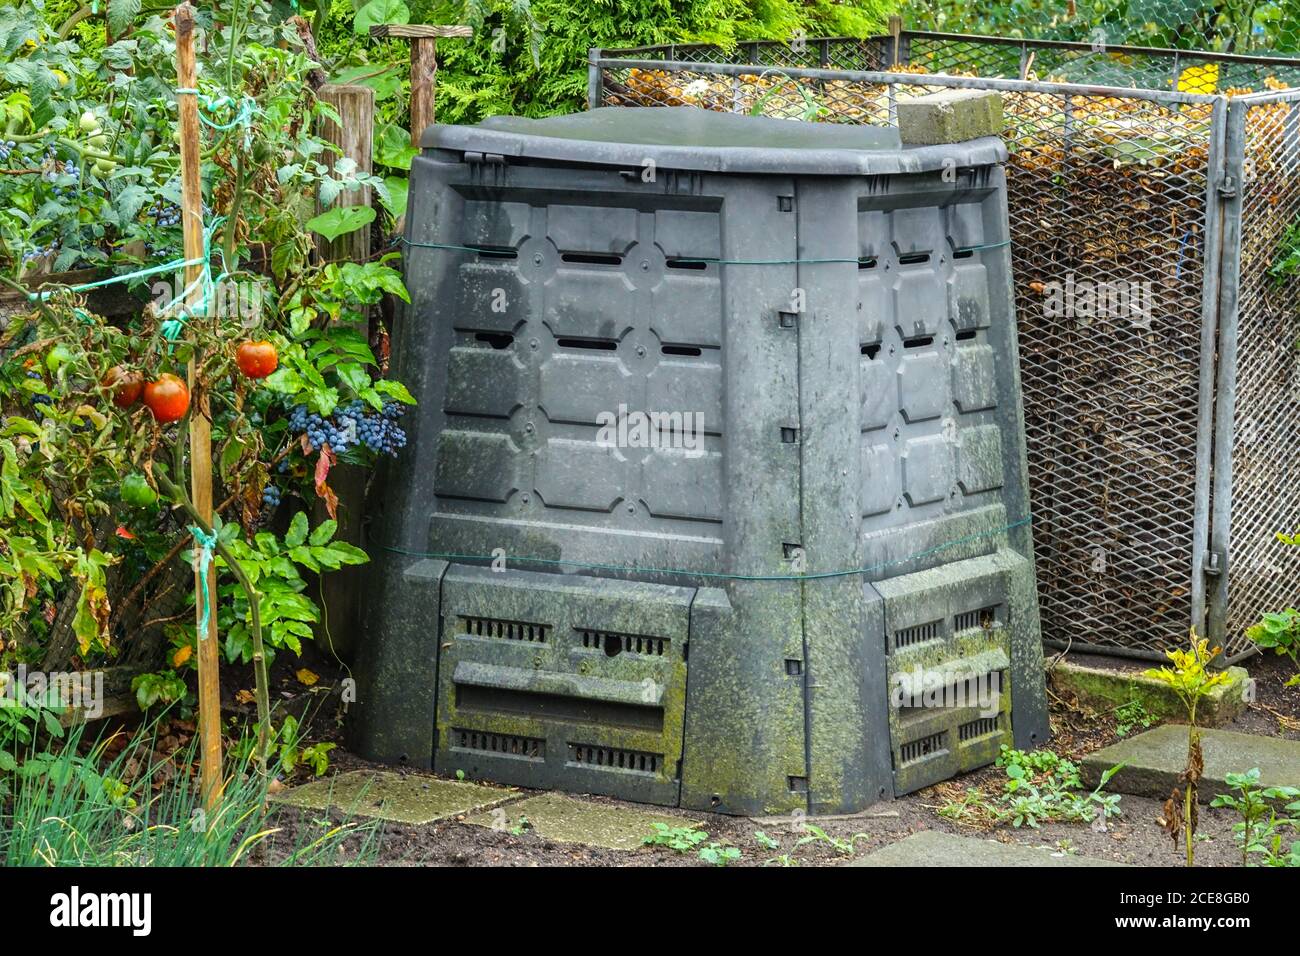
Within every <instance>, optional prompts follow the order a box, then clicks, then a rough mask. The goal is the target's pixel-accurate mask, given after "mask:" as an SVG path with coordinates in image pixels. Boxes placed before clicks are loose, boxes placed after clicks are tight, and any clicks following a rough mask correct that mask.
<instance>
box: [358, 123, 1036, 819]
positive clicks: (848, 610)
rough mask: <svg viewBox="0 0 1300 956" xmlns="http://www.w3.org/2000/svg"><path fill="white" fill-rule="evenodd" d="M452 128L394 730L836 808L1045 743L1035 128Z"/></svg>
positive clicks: (390, 748)
mask: <svg viewBox="0 0 1300 956" xmlns="http://www.w3.org/2000/svg"><path fill="white" fill-rule="evenodd" d="M754 144H762V145H754ZM424 145H425V148H424V150H423V152H422V153H421V154H420V155H419V156H417V157H415V159H414V161H413V162H412V167H411V185H410V193H409V195H410V205H409V207H408V211H407V220H406V221H407V227H406V235H405V255H404V266H405V270H406V285H407V288H408V289H409V291H410V294H411V302H410V305H409V307H408V308H407V309H405V310H404V312H403V315H402V316H401V318H400V321H399V322H398V323H396V324H395V326H394V330H393V340H394V343H395V344H394V349H393V355H394V357H395V364H394V371H395V373H396V374H398V375H400V376H401V380H402V381H403V382H404V383H406V384H407V385H408V387H409V388H410V389H411V391H412V393H413V394H414V395H415V397H416V398H417V400H418V403H419V404H418V405H417V407H416V408H415V409H414V410H413V413H412V414H409V415H408V416H407V417H406V419H405V421H406V422H407V433H408V437H409V444H408V454H407V456H406V458H405V459H404V460H403V462H402V464H401V466H400V467H392V468H390V469H389V470H388V471H387V472H386V474H385V476H384V478H383V486H382V489H381V490H380V492H379V493H378V494H375V495H373V496H371V499H370V500H371V503H372V507H373V517H374V522H373V524H372V528H373V535H374V537H373V538H372V540H373V541H374V542H375V545H376V547H375V548H374V553H375V555H376V557H375V560H374V562H373V564H372V565H371V569H372V574H373V578H372V581H373V587H371V588H370V589H369V591H368V593H367V595H366V596H367V599H368V600H369V602H370V606H369V610H368V613H367V614H366V616H365V628H366V639H365V642H364V644H363V645H362V652H363V655H364V656H363V659H362V661H361V662H360V663H361V670H362V674H361V677H362V688H361V689H360V690H359V693H358V707H359V711H360V720H359V724H358V732H357V736H356V738H355V740H356V743H357V746H358V747H359V748H360V749H361V751H362V752H363V753H365V754H366V755H367V756H370V757H375V758H378V759H384V760H394V761H400V760H403V759H404V760H405V761H406V762H408V763H411V764H415V765H419V766H425V767H427V766H429V765H430V764H432V766H433V767H434V769H436V770H438V771H440V772H445V773H456V772H463V773H465V774H466V775H468V776H470V777H477V778H484V779H490V780H498V781H501V782H505V783H510V784H517V785H521V786H529V787H557V788H561V789H568V790H576V791H580V792H586V793H603V794H610V795H613V796H618V797H622V798H625V799H632V800H641V801H646V802H653V803H661V804H668V805H680V806H685V807H691V808H697V809H712V810H719V811H722V812H728V813H756V812H789V811H793V810H798V809H802V810H805V811H808V812H814V813H836V812H852V811H856V810H860V809H862V808H863V807H864V806H866V805H867V804H869V803H871V802H874V801H876V800H879V799H881V798H882V797H888V796H890V795H892V794H898V793H905V792H909V791H912V790H915V789H916V788H918V787H922V786H925V785H927V784H929V783H933V782H935V781H937V780H941V779H944V778H946V777H949V776H952V775H953V774H954V773H957V772H960V771H962V770H967V769H972V768H974V767H977V766H981V765H983V764H987V763H990V762H991V761H992V760H994V759H995V758H996V756H997V754H998V750H999V747H1000V746H1001V745H1002V744H1004V743H1011V742H1012V741H1013V740H1014V742H1015V743H1016V745H1018V746H1020V747H1023V748H1032V747H1034V746H1036V745H1037V744H1038V743H1040V742H1041V741H1043V740H1044V739H1045V737H1046V733H1047V726H1046V712H1045V702H1044V693H1043V683H1042V682H1043V671H1042V656H1041V648H1040V640H1039V626H1038V609H1037V602H1036V596H1035V590H1034V572H1033V562H1032V551H1031V547H1030V529H1029V524H1028V516H1029V507H1028V501H1027V497H1026V491H1025V488H1026V482H1025V471H1024V468H1025V450H1024V426H1023V423H1022V421H1021V418H1020V411H1019V409H1020V398H1021V396H1020V388H1019V379H1018V372H1017V357H1016V326H1015V314H1014V312H1013V310H1012V306H1011V273H1010V259H1009V254H1008V247H1009V242H1010V237H1009V234H1008V229H1007V213H1006V193H1005V190H1006V184H1005V179H1004V177H1003V170H1002V167H1001V165H1000V162H1001V160H1002V158H1003V156H1004V155H1005V154H1004V153H1003V151H1002V146H1001V143H1000V142H999V141H998V140H996V139H983V140H974V141H971V142H967V143H957V144H950V145H945V146H931V147H923V148H917V149H910V148H899V147H898V145H897V140H896V139H895V137H894V134H893V132H892V131H887V130H869V129H865V128H861V127H853V128H837V127H832V126H813V125H802V124H798V123H793V122H790V121H782V120H766V119H762V118H755V117H741V116H724V115H717V114H709V113H705V112H701V111H695V110H690V109H684V110H669V111H665V110H662V109H649V110H645V111H636V110H621V111H620V110H616V111H612V112H611V111H596V112H594V113H593V114H591V115H584V116H575V117H561V118H554V119H545V120H519V119H498V120H490V121H488V122H486V123H484V124H482V125H480V126H474V127H453V126H440V127H433V128H431V129H430V130H429V131H428V132H427V133H426V135H425V137H424ZM647 161H648V162H647ZM927 674H929V675H932V676H933V677H935V678H936V679H937V680H938V681H939V683H940V685H941V686H939V687H937V689H938V690H940V691H942V692H943V694H942V695H939V696H937V697H936V698H934V699H933V700H931V699H926V698H925V697H924V695H923V694H920V693H917V692H919V691H924V690H925V689H926V677H925V675H927ZM895 689H897V690H899V691H903V692H906V693H903V694H900V695H897V696H896V695H895V694H894V690H895ZM956 692H959V693H961V694H963V695H966V696H962V697H961V699H960V701H958V700H957V699H956V698H955V697H954V696H953V694H954V693H956ZM971 694H974V695H975V696H974V697H971V696H969V695H971Z"/></svg>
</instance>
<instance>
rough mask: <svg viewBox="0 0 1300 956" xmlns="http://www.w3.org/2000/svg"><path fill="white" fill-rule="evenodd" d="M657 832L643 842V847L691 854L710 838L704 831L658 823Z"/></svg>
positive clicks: (655, 827) (656, 825) (655, 826)
mask: <svg viewBox="0 0 1300 956" xmlns="http://www.w3.org/2000/svg"><path fill="white" fill-rule="evenodd" d="M654 829H655V832H654V833H652V834H650V835H649V836H648V837H646V838H645V839H643V840H642V841H641V844H642V845H643V846H663V847H667V848H668V849H670V850H676V851H677V852H678V853H689V852H690V851H691V850H693V849H695V848H696V847H697V846H699V845H700V844H701V843H703V842H704V841H705V840H707V839H708V838H709V835H708V834H707V833H705V832H704V831H703V830H697V829H695V828H694V827H670V826H669V825H668V824H666V823H656V824H655V825H654Z"/></svg>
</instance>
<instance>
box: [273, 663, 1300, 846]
mask: <svg viewBox="0 0 1300 956" xmlns="http://www.w3.org/2000/svg"><path fill="white" fill-rule="evenodd" d="M1104 663H1105V664H1106V665H1108V666H1114V664H1115V662H1114V661H1111V660H1104ZM1289 663H1290V662H1289V661H1287V660H1285V659H1283V658H1277V657H1257V658H1253V659H1251V660H1250V661H1247V662H1246V663H1245V665H1244V666H1246V667H1247V669H1248V670H1249V671H1250V673H1251V676H1252V677H1254V678H1255V680H1256V687H1257V691H1256V693H1257V696H1256V700H1255V701H1254V703H1253V704H1252V705H1251V706H1250V707H1249V708H1248V710H1247V711H1246V713H1245V714H1243V715H1242V717H1241V718H1239V719H1238V720H1237V721H1236V722H1234V723H1232V724H1229V725H1228V726H1229V728H1231V729H1234V730H1240V731H1244V732H1249V733H1256V734H1262V735H1267V736H1280V737H1287V738H1290V739H1300V688H1285V687H1283V686H1282V685H1283V684H1284V682H1285V681H1286V679H1287V677H1289V676H1290V673H1291V671H1290V669H1289ZM323 683H324V681H323ZM281 692H282V693H286V692H287V691H284V690H283V689H282V690H281ZM312 696H313V697H314V698H317V699H319V693H317V694H313V695H312ZM1049 703H1050V706H1051V722H1052V733H1053V737H1052V741H1051V745H1050V746H1051V747H1052V748H1053V749H1054V750H1055V751H1056V752H1057V753H1058V754H1060V755H1061V756H1063V757H1068V758H1070V759H1072V760H1075V761H1077V760H1078V759H1080V758H1081V757H1082V756H1083V755H1084V754H1087V753H1090V752H1091V751H1094V750H1096V749H1098V748H1100V747H1104V746H1106V745H1107V744H1110V743H1113V742H1114V741H1115V740H1117V739H1119V738H1118V735H1117V733H1116V729H1115V719H1114V716H1113V715H1112V714H1101V715H1098V714H1095V713H1092V712H1090V711H1088V710H1086V709H1085V708H1082V707H1080V706H1079V705H1078V704H1077V703H1076V702H1074V701H1072V700H1067V699H1062V698H1060V697H1058V696H1055V695H1052V697H1051V698H1050V699H1049ZM328 723H329V725H330V729H331V732H334V728H335V727H336V726H337V725H336V724H335V722H333V721H329V722H328ZM1140 730H1141V728H1135V729H1134V730H1132V731H1130V733H1137V732H1140ZM331 757H332V758H333V759H332V762H331V767H330V771H329V772H330V773H340V772H344V771H347V770H354V769H358V768H364V767H376V768H377V767H378V765H374V764H369V763H367V762H366V761H364V760H362V759H360V758H359V757H357V756H355V755H354V754H351V753H348V752H347V751H346V750H344V749H342V748H341V747H340V748H339V749H337V750H335V751H334V752H333V753H332V754H331ZM384 769H387V770H393V769H394V768H391V767H387V768H384ZM399 772H408V773H409V772H414V771H399ZM1003 780H1005V774H1004V772H1003V771H1002V770H1000V769H998V768H996V767H986V768H984V769H983V770H979V771H976V772H974V773H969V774H965V775H963V776H961V777H958V778H956V779H954V780H950V781H946V782H944V783H941V784H937V785H935V786H932V787H928V788H926V789H924V790H921V791H919V792H917V793H914V794H909V795H907V796H904V797H902V798H899V799H897V800H892V801H884V802H881V803H879V804H876V805H875V806H873V807H871V808H869V809H868V810H867V811H865V812H863V813H860V814H856V815H853V816H846V817H824V818H813V819H811V820H810V821H809V822H812V823H814V824H815V825H816V826H818V827H819V828H821V830H823V831H824V832H825V834H826V835H827V836H828V837H829V838H831V839H833V840H837V841H841V846H840V847H839V848H837V847H836V846H834V845H832V843H831V842H830V840H822V839H812V840H810V841H806V842H803V843H802V844H801V843H800V841H801V840H805V839H806V838H807V837H808V836H809V834H808V833H807V832H801V831H799V830H797V828H796V821H794V820H792V819H785V818H777V819H771V818H765V819H760V820H753V819H748V818H743V817H727V816H720V815H717V814H709V813H688V812H684V811H678V810H666V811H665V812H666V813H668V814H669V815H672V816H679V817H681V819H682V821H683V825H685V824H686V823H688V822H690V821H699V823H698V828H699V829H702V830H704V831H706V832H707V833H708V840H709V841H710V842H713V841H716V842H718V843H721V844H724V845H731V846H734V847H737V848H738V849H740V850H741V853H742V857H741V859H740V860H738V861H736V862H735V863H732V864H731V865H733V866H762V865H777V866H779V865H799V866H829V865H836V864H840V863H843V862H845V861H847V860H849V859H851V858H852V857H854V856H861V855H862V854H865V853H868V852H870V851H872V850H874V849H877V848H879V847H881V846H884V845H886V844H888V843H893V842H896V841H898V840H900V839H902V838H903V837H905V836H908V835H909V834H911V833H915V832H917V831H919V830H942V831H946V832H949V833H957V834H962V835H966V836H974V837H979V838H983V839H993V840H998V841H1001V842H1004V843H1018V844H1023V845H1027V846H1035V847H1048V848H1052V849H1054V850H1056V851H1058V852H1059V851H1065V852H1073V853H1078V854H1079V855H1081V856H1087V857H1098V858H1105V859H1110V860H1115V861H1118V862H1121V863H1129V864H1134V865H1139V866H1167V865H1178V864H1180V862H1181V856H1180V853H1181V850H1180V849H1179V848H1177V847H1175V845H1174V843H1173V841H1171V840H1170V838H1169V837H1168V836H1167V835H1166V834H1165V833H1164V831H1163V830H1162V829H1161V828H1160V826H1159V825H1158V824H1157V822H1156V819H1157V817H1158V816H1160V813H1161V805H1160V803H1158V802H1157V801H1154V800H1150V799H1146V798H1143V797H1134V796H1128V795H1125V796H1124V797H1123V798H1122V799H1121V801H1120V810H1121V815H1120V816H1119V817H1116V818H1113V819H1112V820H1111V821H1109V823H1108V825H1107V827H1106V829H1105V830H1104V831H1103V830H1095V829H1093V827H1092V826H1091V825H1088V824H1075V823H1070V824H1064V823H1046V824H1043V825H1042V826H1041V827H1040V828H1038V829H1033V828H1030V827H1022V828H1019V829H1017V828H1015V827H1011V826H1000V827H996V828H988V827H983V826H974V825H969V824H964V823H958V822H955V821H952V820H949V819H947V818H944V817H941V816H939V815H938V812H937V811H938V810H939V808H940V807H942V806H944V805H945V804H946V803H948V802H949V801H952V800H956V799H960V798H961V797H962V796H963V795H964V794H965V792H966V790H967V789H968V788H975V789H978V790H980V791H982V792H983V793H985V794H986V795H993V794H996V793H997V792H998V791H999V790H1000V788H1001V785H1002V782H1003ZM533 792H535V791H527V790H520V791H519V798H520V799H523V798H524V797H526V796H528V795H530V794H531V793H533ZM587 799H589V800H591V801H593V802H598V803H603V804H607V805H610V806H620V805H621V806H631V805H630V804H623V803H622V802H621V801H618V800H611V799H608V798H604V797H595V796H591V797H587ZM506 809H507V811H508V809H509V806H508V805H507V807H506ZM322 816H323V815H322V814H318V813H312V812H308V811H298V810H293V809H289V808H283V809H280V810H277V811H276V813H275V823H276V825H278V826H279V827H281V831H280V832H279V833H278V834H276V835H275V837H274V839H273V841H271V842H269V843H268V844H266V845H265V846H264V847H263V848H262V849H261V851H260V853H259V855H258V862H263V863H272V862H275V861H277V860H279V859H283V857H284V855H285V854H286V853H287V852H289V850H290V849H291V848H292V847H293V846H295V845H300V844H302V843H304V842H307V841H309V840H310V839H312V838H313V837H314V836H316V835H318V834H319V833H320V832H322V831H323V829H324V828H326V827H327V826H328V825H329V824H330V821H327V820H324V819H322ZM1235 819H1236V817H1235V815H1234V814H1232V813H1230V812H1229V811H1226V810H1215V809H1211V808H1209V807H1202V808H1201V812H1200V825H1199V833H1200V834H1201V835H1202V837H1203V840H1202V842H1201V843H1200V844H1199V846H1198V849H1197V857H1196V859H1197V865H1198V866H1236V865H1240V861H1241V858H1240V852H1239V850H1238V849H1237V846H1236V844H1235V842H1234V840H1233V837H1232V824H1233V822H1234V821H1235ZM462 820H463V818H458V819H456V820H449V821H442V822H438V823H433V824H428V825H424V826H407V825H397V824H388V823H384V824H374V825H368V826H369V828H368V829H366V830H365V832H364V833H362V834H360V835H358V836H356V837H353V838H350V839H349V840H348V841H347V842H346V843H345V844H344V846H343V847H342V848H341V852H340V854H339V860H338V861H339V862H340V863H342V862H365V863H373V864H378V865H384V866H708V865H710V864H707V863H704V862H703V861H701V860H700V859H699V858H698V854H697V853H695V852H690V853H677V852H674V851H672V850H669V849H665V848H661V847H644V848H642V849H640V850H636V851H620V850H606V849H598V848H590V847H585V846H580V845H576V844H565V843H556V842H551V841H548V840H545V839H543V838H541V837H540V836H538V835H537V834H535V833H529V832H527V831H525V832H523V833H521V834H512V833H510V832H505V831H498V830H492V829H488V828H485V827H480V826H472V825H468V824H466V823H464V822H461V821H462ZM333 822H335V823H337V822H340V818H339V817H337V816H334V817H333ZM755 831H761V832H762V833H764V834H766V836H767V837H769V838H770V839H772V840H775V841H777V842H778V843H779V847H778V848H776V849H767V848H765V847H764V846H762V845H760V842H759V841H758V840H757V839H756V838H755V836H754V834H755ZM850 844H851V846H850Z"/></svg>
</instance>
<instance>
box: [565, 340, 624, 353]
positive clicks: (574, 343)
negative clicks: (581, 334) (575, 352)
mask: <svg viewBox="0 0 1300 956" xmlns="http://www.w3.org/2000/svg"><path fill="white" fill-rule="evenodd" d="M555 344H556V345H558V346H559V347H560V348H562V349H588V350H594V351H597V352H613V351H615V350H616V349H617V348H618V343H617V342H615V341H614V340H613V339H556V340H555Z"/></svg>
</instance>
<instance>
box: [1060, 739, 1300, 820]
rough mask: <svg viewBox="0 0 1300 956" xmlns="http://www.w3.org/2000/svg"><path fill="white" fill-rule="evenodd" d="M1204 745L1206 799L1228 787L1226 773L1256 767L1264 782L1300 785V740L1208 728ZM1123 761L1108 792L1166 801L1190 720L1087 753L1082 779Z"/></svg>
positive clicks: (1090, 780)
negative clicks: (1122, 767) (1187, 723)
mask: <svg viewBox="0 0 1300 956" xmlns="http://www.w3.org/2000/svg"><path fill="white" fill-rule="evenodd" d="M1201 750H1202V751H1203V752H1204V755H1205V772H1204V775H1203V776H1202V777H1201V783H1200V787H1199V788H1198V792H1199V796H1200V799H1201V801H1202V802H1209V801H1210V800H1212V799H1213V798H1214V797H1215V795H1216V794H1220V793H1227V792H1228V786H1227V784H1226V783H1224V777H1225V776H1227V775H1228V774H1229V773H1244V772H1245V771H1247V770H1250V769H1251V768H1253V767H1258V768H1259V771H1260V786H1262V787H1300V740H1281V739H1279V738H1277V737H1261V736H1258V735H1256V734H1242V733H1238V732H1236V731H1233V730H1216V729H1214V728H1206V729H1203V730H1202V731H1201ZM1121 763H1122V764H1124V765H1125V766H1124V769H1122V770H1121V771H1120V772H1119V773H1117V774H1115V776H1114V777H1112V778H1111V781H1110V783H1109V784H1107V785H1106V789H1107V790H1108V791H1109V792H1111V793H1131V794H1134V795H1135V796H1140V797H1153V798H1155V799H1157V800H1164V799H1165V798H1166V797H1168V796H1169V793H1170V791H1171V790H1173V789H1174V787H1176V786H1178V775H1179V774H1180V773H1182V771H1183V767H1185V766H1186V765H1187V725H1186V724H1165V725H1164V726H1163V727H1156V728H1155V729H1154V730H1148V731H1146V732H1145V733H1141V734H1138V735H1137V736H1136V737H1130V738H1129V739H1127V740H1121V741H1120V742H1119V743H1116V744H1112V745H1111V746H1109V747H1104V748H1102V749H1101V750H1098V751H1097V752H1096V753H1092V754H1089V755H1088V756H1087V757H1084V758H1083V764H1082V766H1081V768H1080V769H1081V770H1082V776H1083V781H1084V783H1086V784H1088V786H1096V783H1097V781H1098V780H1099V779H1100V777H1101V774H1102V773H1103V772H1105V771H1106V770H1108V769H1110V768H1111V767H1114V766H1116V765H1117V764H1121Z"/></svg>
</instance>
